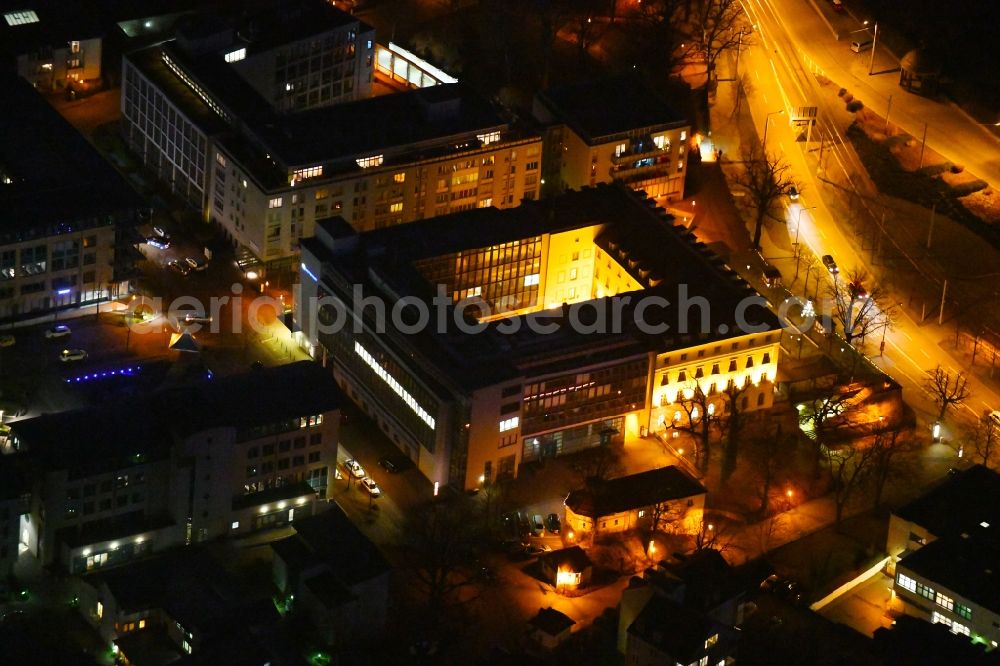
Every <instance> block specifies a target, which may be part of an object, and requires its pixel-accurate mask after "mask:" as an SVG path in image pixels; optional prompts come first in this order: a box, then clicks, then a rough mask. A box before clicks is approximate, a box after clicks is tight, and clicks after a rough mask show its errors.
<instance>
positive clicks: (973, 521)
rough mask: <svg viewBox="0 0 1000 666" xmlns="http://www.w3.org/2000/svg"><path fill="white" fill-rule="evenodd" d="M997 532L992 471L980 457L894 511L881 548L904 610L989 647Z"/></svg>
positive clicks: (998, 606)
mask: <svg viewBox="0 0 1000 666" xmlns="http://www.w3.org/2000/svg"><path fill="white" fill-rule="evenodd" d="M998 535H1000V474H997V473H996V472H994V471H992V470H990V469H989V468H987V467H984V466H982V465H974V466H972V467H970V468H968V469H966V470H963V471H960V472H956V473H954V474H952V475H950V476H949V478H948V479H947V480H946V481H945V482H944V483H943V484H942V485H940V486H938V487H937V488H935V489H934V490H932V491H930V492H929V493H927V494H926V495H924V496H922V497H920V498H918V499H916V500H914V501H912V502H910V503H909V504H907V505H906V506H904V507H902V508H900V509H898V510H897V511H894V512H893V514H892V516H891V518H890V521H889V536H888V543H887V550H888V552H889V555H890V556H891V559H890V565H889V566H890V570H891V571H892V572H893V573H894V575H895V583H894V585H893V590H894V591H895V594H896V597H897V598H898V599H899V601H900V602H901V603H902V605H903V610H904V612H905V613H907V614H912V615H915V616H917V617H920V618H923V619H925V620H928V621H930V622H932V623H941V624H944V625H946V626H948V627H950V628H951V631H952V632H953V633H957V634H963V635H965V636H968V637H970V638H971V639H972V641H973V642H978V643H983V644H985V645H987V646H988V647H990V648H996V647H997V643H998V642H1000V584H998V583H997V576H996V571H997V562H998V561H1000V560H998V553H1000V536H998Z"/></svg>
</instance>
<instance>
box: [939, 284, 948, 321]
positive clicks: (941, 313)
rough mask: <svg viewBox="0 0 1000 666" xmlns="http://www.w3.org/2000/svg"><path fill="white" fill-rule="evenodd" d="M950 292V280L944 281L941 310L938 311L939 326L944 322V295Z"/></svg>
mask: <svg viewBox="0 0 1000 666" xmlns="http://www.w3.org/2000/svg"><path fill="white" fill-rule="evenodd" d="M947 293H948V281H947V280H945V281H944V285H943V286H942V287H941V310H940V311H939V312H938V326H940V325H941V324H943V323H944V297H945V294H947Z"/></svg>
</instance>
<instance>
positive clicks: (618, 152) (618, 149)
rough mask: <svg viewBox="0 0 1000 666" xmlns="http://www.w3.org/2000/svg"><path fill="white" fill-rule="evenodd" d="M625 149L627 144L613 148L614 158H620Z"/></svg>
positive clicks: (620, 144)
mask: <svg viewBox="0 0 1000 666" xmlns="http://www.w3.org/2000/svg"><path fill="white" fill-rule="evenodd" d="M626 148H628V144H627V143H619V144H618V145H617V146H615V157H621V156H622V153H624V152H625V149H626Z"/></svg>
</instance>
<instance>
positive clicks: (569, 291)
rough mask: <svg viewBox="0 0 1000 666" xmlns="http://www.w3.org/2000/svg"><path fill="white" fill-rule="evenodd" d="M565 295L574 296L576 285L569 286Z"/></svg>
mask: <svg viewBox="0 0 1000 666" xmlns="http://www.w3.org/2000/svg"><path fill="white" fill-rule="evenodd" d="M567 296H569V298H576V287H570V288H569V290H568V294H567Z"/></svg>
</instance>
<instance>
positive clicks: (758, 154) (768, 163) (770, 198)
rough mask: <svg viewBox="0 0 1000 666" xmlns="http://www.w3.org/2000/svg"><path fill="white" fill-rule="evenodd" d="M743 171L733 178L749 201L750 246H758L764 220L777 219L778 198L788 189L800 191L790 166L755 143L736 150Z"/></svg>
mask: <svg viewBox="0 0 1000 666" xmlns="http://www.w3.org/2000/svg"><path fill="white" fill-rule="evenodd" d="M740 153H741V157H742V159H743V172H742V173H740V174H739V175H738V176H737V177H736V183H737V184H739V185H742V186H743V187H744V188H746V191H747V194H749V195H750V196H749V202H750V205H751V207H752V208H753V211H754V230H753V247H754V248H757V249H759V248H760V236H761V232H762V231H763V230H764V219H765V218H768V217H770V218H771V219H774V220H779V221H780V220H781V217H779V216H778V214H777V212H776V211H777V209H778V201H779V200H780V199H781V197H784V196H787V195H788V194H789V192H791V191H792V188H793V187H794V188H796V189H797V190H799V191H801V190H802V187H801V186H800V185H798V184H797V183H796V181H795V180H794V179H793V178H792V175H791V167H790V165H789V164H788V162H786V161H785V160H784V159H782V158H781V157H779V156H776V155H772V154H770V153H768V152H766V151H765V150H764V149H763V148H762V147H761V146H760V145H759V144H758V143H756V142H753V143H750V142H748V143H746V144H744V147H743V148H741V150H740Z"/></svg>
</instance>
